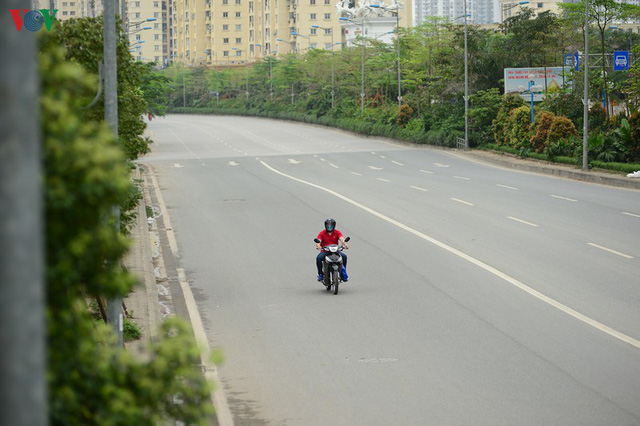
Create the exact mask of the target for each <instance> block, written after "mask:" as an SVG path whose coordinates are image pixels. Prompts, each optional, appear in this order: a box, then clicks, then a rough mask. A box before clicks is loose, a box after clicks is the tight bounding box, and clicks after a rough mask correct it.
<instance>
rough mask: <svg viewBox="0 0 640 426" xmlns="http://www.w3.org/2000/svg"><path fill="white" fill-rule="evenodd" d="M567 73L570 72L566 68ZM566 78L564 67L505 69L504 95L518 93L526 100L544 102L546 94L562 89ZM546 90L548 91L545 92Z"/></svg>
mask: <svg viewBox="0 0 640 426" xmlns="http://www.w3.org/2000/svg"><path fill="white" fill-rule="evenodd" d="M565 72H566V73H568V72H569V70H568V69H566V68H565ZM563 84H564V78H563V74H562V67H547V68H543V67H533V68H505V69H504V93H518V94H519V95H520V96H522V97H523V98H524V99H525V100H530V99H531V92H533V100H534V102H539V101H542V100H544V95H545V93H546V92H554V91H559V90H561V89H562V85H563ZM545 88H546V90H545Z"/></svg>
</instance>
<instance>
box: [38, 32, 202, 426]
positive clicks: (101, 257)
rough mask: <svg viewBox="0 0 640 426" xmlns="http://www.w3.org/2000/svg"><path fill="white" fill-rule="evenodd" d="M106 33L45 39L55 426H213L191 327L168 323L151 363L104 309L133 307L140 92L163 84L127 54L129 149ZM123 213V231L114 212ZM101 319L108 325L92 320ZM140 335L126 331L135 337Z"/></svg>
mask: <svg viewBox="0 0 640 426" xmlns="http://www.w3.org/2000/svg"><path fill="white" fill-rule="evenodd" d="M101 34H102V22H101V20H99V19H81V20H71V21H69V22H67V23H65V24H64V25H54V27H53V29H52V31H51V33H49V34H47V35H45V36H43V37H42V38H41V39H40V50H39V61H40V76H41V82H40V87H41V96H40V112H39V116H40V122H41V128H42V132H41V133H42V138H43V155H44V158H43V162H44V176H43V182H44V185H45V190H44V195H45V200H44V201H45V209H46V211H45V216H46V238H45V239H46V289H47V314H46V315H47V356H48V360H47V366H48V372H47V380H48V392H47V393H48V398H49V401H48V408H49V410H48V413H49V423H50V424H52V425H121V424H129V425H154V424H158V423H161V422H163V421H170V420H173V421H174V422H175V421H179V422H183V424H207V423H208V420H207V419H208V417H207V416H209V415H211V411H212V407H211V404H210V400H209V395H210V393H209V391H210V385H209V384H208V383H206V381H205V379H204V377H203V375H202V372H201V369H200V368H199V367H198V365H199V363H200V352H199V350H198V348H197V345H196V343H195V340H194V338H193V333H192V331H191V330H190V329H189V327H188V325H187V324H186V323H185V322H184V321H179V320H168V321H166V322H165V323H164V324H163V325H162V329H161V330H160V331H159V333H158V334H159V335H160V336H161V337H160V338H159V339H158V340H157V341H154V342H152V344H151V345H152V346H151V347H150V348H149V352H150V356H149V360H148V361H141V360H138V359H135V358H134V357H133V356H132V355H131V354H129V353H127V352H126V350H125V349H123V348H118V347H116V345H115V336H114V335H113V333H112V331H111V329H110V328H109V327H108V326H107V325H105V323H104V321H103V315H102V314H101V313H100V310H99V309H97V310H96V307H98V306H99V301H100V300H106V299H109V298H113V297H124V296H126V295H127V294H128V293H129V292H130V291H131V289H132V287H133V285H134V281H135V280H134V277H133V276H132V275H130V274H129V273H128V272H126V271H125V270H123V268H122V267H121V266H120V264H121V261H122V258H123V256H124V254H125V253H126V251H127V249H128V247H129V244H130V242H129V240H128V239H127V238H126V233H127V230H128V229H129V227H130V226H131V225H132V222H133V219H134V218H135V215H134V213H133V212H134V210H133V209H134V207H135V206H136V205H137V203H138V200H139V198H140V190H139V188H137V187H136V185H135V183H134V182H133V181H132V178H131V169H132V167H133V163H132V160H135V159H136V158H138V156H140V155H141V154H143V153H145V152H147V151H148V150H149V144H150V143H151V141H150V140H149V139H147V138H146V137H145V136H144V135H143V131H144V129H145V123H144V121H143V119H142V114H143V113H144V112H146V111H147V109H148V108H149V107H148V104H147V102H146V100H145V96H144V92H143V91H142V90H141V89H140V88H141V87H142V86H144V84H145V81H146V82H149V81H153V80H154V76H153V75H151V76H150V71H149V67H148V66H144V65H141V64H138V63H136V62H134V61H133V60H132V59H131V57H130V55H129V52H128V46H127V42H126V40H125V39H124V37H123V36H122V35H121V36H120V40H119V43H118V66H119V69H118V76H119V81H118V84H119V97H118V109H119V128H120V134H119V138H118V139H117V140H116V139H115V138H114V137H113V134H112V133H111V131H110V130H109V129H108V127H107V125H106V124H105V122H104V118H103V117H104V108H103V106H102V104H103V103H102V99H100V100H99V102H96V103H95V105H92V106H90V107H87V106H88V105H90V103H91V101H92V99H93V98H94V97H95V94H96V92H97V88H98V62H99V61H100V60H101V58H102V51H103V49H102V36H101ZM116 205H119V206H120V208H121V212H122V214H121V217H120V220H121V228H120V229H116V222H115V218H114V215H113V206H116ZM96 311H97V317H98V319H95V318H94V316H93V314H95V312H96ZM139 332H140V330H139V328H137V327H136V326H135V324H133V323H128V325H127V335H128V336H129V337H131V338H136V336H137V335H138V334H139Z"/></svg>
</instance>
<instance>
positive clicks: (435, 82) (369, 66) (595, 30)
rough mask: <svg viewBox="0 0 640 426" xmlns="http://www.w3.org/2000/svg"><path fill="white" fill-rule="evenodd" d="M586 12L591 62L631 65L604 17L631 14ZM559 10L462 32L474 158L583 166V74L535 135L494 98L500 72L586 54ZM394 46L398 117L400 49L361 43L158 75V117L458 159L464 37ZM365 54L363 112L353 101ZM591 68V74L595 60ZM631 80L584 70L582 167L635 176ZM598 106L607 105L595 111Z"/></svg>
mask: <svg viewBox="0 0 640 426" xmlns="http://www.w3.org/2000/svg"><path fill="white" fill-rule="evenodd" d="M590 4H591V5H592V8H593V11H592V14H591V16H592V17H593V20H592V23H591V28H590V31H589V34H590V51H591V53H593V54H596V56H602V55H604V54H609V53H612V52H613V51H614V50H629V48H630V47H631V48H632V50H633V54H634V55H636V56H637V55H640V49H639V48H638V47H636V44H637V43H638V41H640V35H639V34H634V33H633V32H625V31H621V30H618V29H616V28H615V27H614V26H613V21H612V20H611V16H615V17H616V20H620V21H622V20H624V19H626V18H627V17H635V16H639V15H640V7H635V6H630V5H627V4H620V3H616V2H614V1H613V0H597V1H595V2H590ZM561 6H562V7H563V12H562V13H561V14H560V15H554V14H553V13H551V12H544V13H541V14H540V15H538V16H535V14H534V13H533V12H532V11H531V10H525V11H524V12H522V13H520V14H519V15H517V16H514V17H512V18H509V19H507V20H506V21H505V22H504V23H503V24H502V25H501V26H500V29H499V30H496V31H494V30H487V29H480V28H478V27H475V26H469V28H468V31H469V35H468V40H469V46H468V58H469V87H470V95H471V96H470V102H469V139H470V145H471V147H477V148H483V149H496V150H500V151H505V152H511V153H514V154H517V155H521V156H530V157H535V158H539V159H542V160H547V161H561V162H565V163H569V164H576V165H580V164H582V158H581V156H582V131H583V123H582V120H583V113H582V110H583V104H582V99H581V97H582V93H583V81H584V74H583V72H584V71H583V69H582V68H581V69H580V71H574V70H573V69H572V67H571V66H567V67H566V69H565V74H566V80H565V81H566V84H565V85H564V87H553V88H550V89H548V92H547V97H546V100H545V101H543V102H539V103H536V104H535V112H534V116H535V120H534V122H533V123H531V119H530V116H531V111H530V104H529V103H528V102H525V101H523V100H522V99H521V98H520V97H517V96H504V95H503V94H502V93H503V91H504V87H503V70H504V68H519V67H545V66H546V67H551V66H560V67H561V66H562V64H563V57H564V54H566V53H572V52H575V51H583V45H584V40H583V34H584V31H583V30H584V28H583V27H584V25H583V22H584V12H583V11H584V3H575V4H566V3H565V4H562V5H561ZM399 36H400V56H401V58H400V71H401V87H402V93H401V94H402V102H401V105H398V100H397V98H398V82H397V78H398V77H397V75H398V74H397V66H398V61H397V44H395V43H394V44H393V45H388V44H384V43H380V42H378V41H376V40H372V39H366V40H359V41H358V42H357V44H356V45H355V46H352V47H345V48H339V47H336V50H335V51H334V54H333V55H332V53H331V51H327V50H317V49H311V50H308V51H306V52H304V53H303V54H297V55H295V54H290V55H286V56H284V57H281V58H275V57H267V58H265V59H264V61H262V62H260V63H258V64H255V65H250V66H248V67H245V66H243V65H240V66H233V65H231V64H229V66H227V67H218V68H217V69H214V68H206V67H197V66H193V67H184V66H182V65H180V64H175V65H172V66H170V67H168V68H166V69H164V70H163V71H161V72H160V75H162V76H163V77H166V79H167V81H168V94H169V96H168V97H167V98H166V101H165V103H164V104H163V108H167V109H168V110H170V111H172V112H175V113H211V114H235V115H249V116H266V117H274V118H282V119H290V120H298V121H303V122H309V123H318V124H323V125H327V126H335V127H339V128H343V129H348V130H351V131H355V132H359V133H362V134H366V135H375V136H385V137H391V138H396V139H401V140H406V141H411V142H415V143H425V144H433V145H440V146H448V147H455V146H456V141H457V138H462V137H464V27H463V26H462V25H460V23H449V22H445V21H443V20H441V19H438V18H433V19H431V20H430V21H429V22H427V23H424V24H423V25H421V26H419V27H415V28H409V29H406V28H401V29H400V34H399ZM363 43H364V45H363ZM363 47H364V50H365V60H364V68H365V73H364V87H365V97H364V108H362V105H361V97H360V91H361V83H362V81H361V66H362V64H361V54H362V50H361V49H362V48H363ZM204 55H206V53H205V54H203V56H204ZM217 59H218V61H220V57H219V56H218V58H217ZM591 62H592V64H596V62H595V59H594V58H592V60H591ZM332 63H333V68H334V73H335V78H334V80H335V83H334V85H333V90H334V100H333V104H332V96H331V90H332V83H331V68H332ZM608 63H609V62H608ZM639 76H640V61H633V60H632V67H631V69H630V70H628V71H613V68H612V65H610V66H609V67H602V66H601V65H597V66H594V67H591V68H590V75H589V81H590V87H589V90H590V97H591V107H590V116H589V117H590V118H589V132H590V133H589V153H588V158H589V161H590V164H591V166H594V167H604V168H607V169H610V170H616V171H620V172H622V171H625V172H626V171H628V170H640V164H639V163H640V114H639V113H638V108H639V106H640V79H639V78H638V77H639ZM247 92H248V95H247ZM602 99H608V100H609V102H608V103H606V104H604V106H603V102H602Z"/></svg>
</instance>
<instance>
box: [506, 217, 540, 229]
mask: <svg viewBox="0 0 640 426" xmlns="http://www.w3.org/2000/svg"><path fill="white" fill-rule="evenodd" d="M507 217H508V218H509V219H511V220H515V221H516V222H520V223H524V224H525V225H529V226H533V227H536V228H537V227H538V225H536V224H535V223H531V222H527V221H526V220H522V219H518V218H517V217H513V216H507Z"/></svg>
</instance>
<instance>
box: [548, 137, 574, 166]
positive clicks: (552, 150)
mask: <svg viewBox="0 0 640 426" xmlns="http://www.w3.org/2000/svg"><path fill="white" fill-rule="evenodd" d="M577 142H578V140H577V139H576V138H568V139H559V140H556V141H554V142H549V143H548V144H547V146H546V148H545V149H544V153H545V154H546V155H547V158H548V159H549V161H558V159H559V158H560V157H565V158H571V160H570V164H575V163H576V161H577V160H576V159H575V157H574V155H575V154H576V149H577V147H578V146H579V144H578V143H577ZM563 162H566V161H563Z"/></svg>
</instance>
